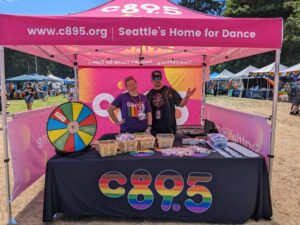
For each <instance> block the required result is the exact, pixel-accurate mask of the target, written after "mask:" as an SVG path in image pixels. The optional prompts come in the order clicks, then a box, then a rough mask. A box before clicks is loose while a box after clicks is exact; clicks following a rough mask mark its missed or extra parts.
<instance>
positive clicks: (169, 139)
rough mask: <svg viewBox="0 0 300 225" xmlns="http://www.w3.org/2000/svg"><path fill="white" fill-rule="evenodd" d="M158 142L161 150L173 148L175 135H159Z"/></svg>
mask: <svg viewBox="0 0 300 225" xmlns="http://www.w3.org/2000/svg"><path fill="white" fill-rule="evenodd" d="M156 137H157V142H158V147H159V148H172V147H173V144H174V135H173V134H157V136H156Z"/></svg>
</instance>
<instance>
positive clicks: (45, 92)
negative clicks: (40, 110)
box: [42, 82, 48, 101]
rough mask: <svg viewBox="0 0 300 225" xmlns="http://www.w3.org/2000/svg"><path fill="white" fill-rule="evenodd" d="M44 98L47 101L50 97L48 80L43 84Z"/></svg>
mask: <svg viewBox="0 0 300 225" xmlns="http://www.w3.org/2000/svg"><path fill="white" fill-rule="evenodd" d="M42 93H43V95H42V99H43V101H46V100H47V99H48V85H47V83H46V82H44V84H43V86H42Z"/></svg>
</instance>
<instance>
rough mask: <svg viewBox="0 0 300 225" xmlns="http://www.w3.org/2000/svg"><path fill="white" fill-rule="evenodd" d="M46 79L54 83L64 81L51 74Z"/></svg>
mask: <svg viewBox="0 0 300 225" xmlns="http://www.w3.org/2000/svg"><path fill="white" fill-rule="evenodd" d="M47 77H48V78H50V79H52V80H55V81H64V79H62V78H60V77H57V76H55V75H53V74H50V75H48V76H47Z"/></svg>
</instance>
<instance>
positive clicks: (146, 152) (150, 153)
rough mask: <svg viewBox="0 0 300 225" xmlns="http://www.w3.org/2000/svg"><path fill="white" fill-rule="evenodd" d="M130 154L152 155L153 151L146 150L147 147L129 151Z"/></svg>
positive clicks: (138, 155) (136, 155) (135, 155)
mask: <svg viewBox="0 0 300 225" xmlns="http://www.w3.org/2000/svg"><path fill="white" fill-rule="evenodd" d="M130 155H131V156H134V157H147V156H150V155H154V151H152V150H148V149H146V150H138V151H133V152H130Z"/></svg>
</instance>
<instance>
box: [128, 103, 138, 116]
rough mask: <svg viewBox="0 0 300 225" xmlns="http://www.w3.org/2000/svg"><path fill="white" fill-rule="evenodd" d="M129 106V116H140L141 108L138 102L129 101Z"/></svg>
mask: <svg viewBox="0 0 300 225" xmlns="http://www.w3.org/2000/svg"><path fill="white" fill-rule="evenodd" d="M127 108H128V117H138V114H139V109H138V106H137V105H136V104H133V103H128V104H127Z"/></svg>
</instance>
